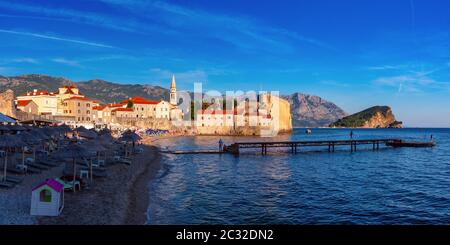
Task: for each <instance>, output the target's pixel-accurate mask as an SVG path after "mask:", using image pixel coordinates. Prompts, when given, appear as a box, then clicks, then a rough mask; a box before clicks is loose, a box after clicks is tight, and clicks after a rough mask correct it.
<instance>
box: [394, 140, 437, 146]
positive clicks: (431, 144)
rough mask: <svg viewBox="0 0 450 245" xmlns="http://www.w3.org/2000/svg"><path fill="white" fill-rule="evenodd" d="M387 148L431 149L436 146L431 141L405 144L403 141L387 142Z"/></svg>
mask: <svg viewBox="0 0 450 245" xmlns="http://www.w3.org/2000/svg"><path fill="white" fill-rule="evenodd" d="M386 145H387V146H392V147H433V146H435V145H436V144H435V143H434V142H433V141H428V142H406V141H403V140H395V141H393V142H387V143H386Z"/></svg>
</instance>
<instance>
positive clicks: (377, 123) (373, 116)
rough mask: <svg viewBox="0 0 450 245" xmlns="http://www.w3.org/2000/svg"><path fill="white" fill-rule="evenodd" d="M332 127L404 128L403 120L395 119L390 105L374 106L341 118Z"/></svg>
mask: <svg viewBox="0 0 450 245" xmlns="http://www.w3.org/2000/svg"><path fill="white" fill-rule="evenodd" d="M330 127H344V128H402V127H403V124H402V122H399V121H397V120H396V119H395V116H394V114H393V113H392V109H391V108H390V107H389V106H374V107H371V108H368V109H366V110H363V111H361V112H358V113H355V114H353V115H350V116H347V117H344V118H342V119H339V120H338V121H336V122H334V123H332V124H330Z"/></svg>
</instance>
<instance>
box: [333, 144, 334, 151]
mask: <svg viewBox="0 0 450 245" xmlns="http://www.w3.org/2000/svg"><path fill="white" fill-rule="evenodd" d="M333 152H334V142H333Z"/></svg>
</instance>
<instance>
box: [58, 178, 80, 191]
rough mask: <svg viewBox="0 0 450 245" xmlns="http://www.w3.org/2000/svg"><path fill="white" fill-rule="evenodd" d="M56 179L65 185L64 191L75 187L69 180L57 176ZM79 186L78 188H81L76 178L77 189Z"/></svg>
mask: <svg viewBox="0 0 450 245" xmlns="http://www.w3.org/2000/svg"><path fill="white" fill-rule="evenodd" d="M55 180H56V181H58V182H59V183H61V184H62V185H63V186H64V191H69V190H72V187H73V186H72V184H69V183H68V182H66V181H64V180H62V179H60V178H56V179H55ZM77 186H78V190H80V182H79V181H77V180H75V189H77Z"/></svg>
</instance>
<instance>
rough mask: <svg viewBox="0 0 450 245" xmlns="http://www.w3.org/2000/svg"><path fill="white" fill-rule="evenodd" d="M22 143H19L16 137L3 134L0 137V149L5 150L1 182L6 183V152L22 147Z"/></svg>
mask: <svg viewBox="0 0 450 245" xmlns="http://www.w3.org/2000/svg"><path fill="white" fill-rule="evenodd" d="M23 144H24V143H23V142H22V141H20V139H19V137H17V136H16V135H10V134H3V135H0V149H5V161H4V165H3V181H6V169H7V167H8V150H9V149H10V148H13V147H20V146H23Z"/></svg>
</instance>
